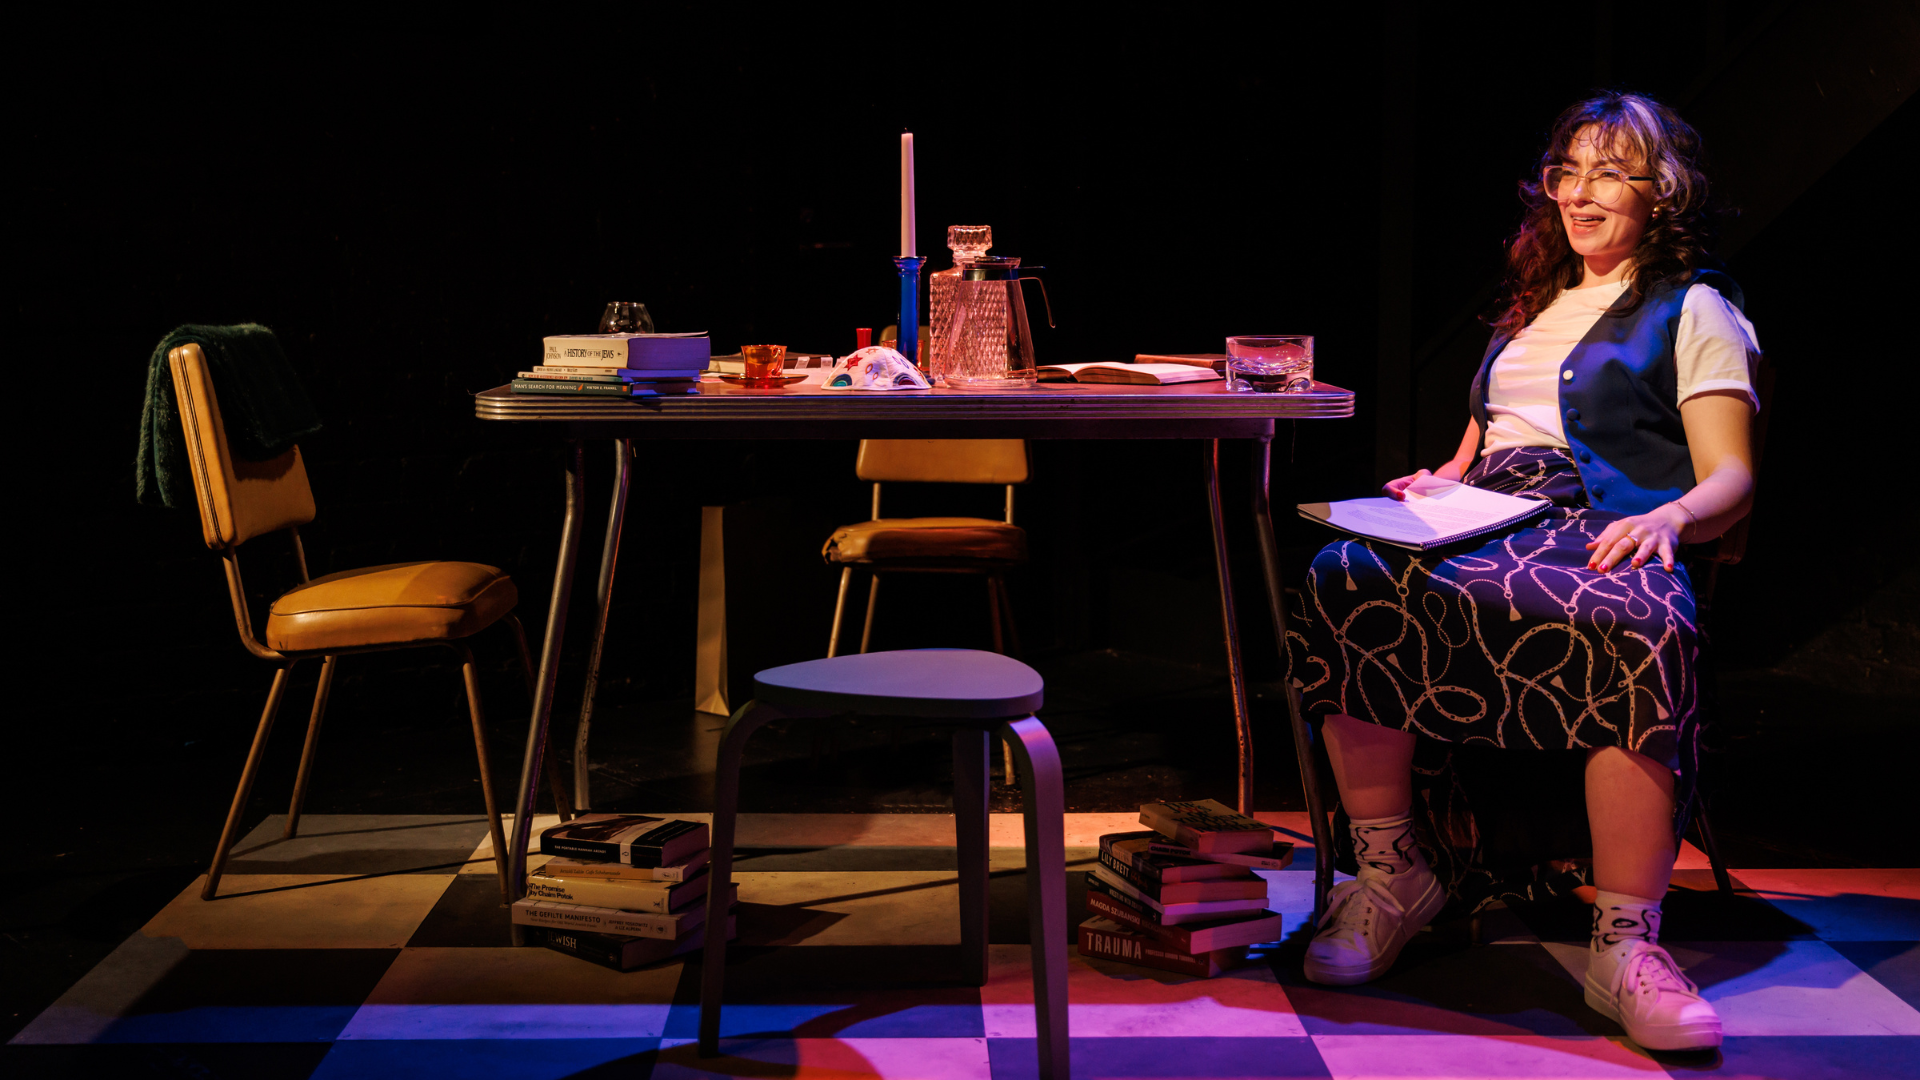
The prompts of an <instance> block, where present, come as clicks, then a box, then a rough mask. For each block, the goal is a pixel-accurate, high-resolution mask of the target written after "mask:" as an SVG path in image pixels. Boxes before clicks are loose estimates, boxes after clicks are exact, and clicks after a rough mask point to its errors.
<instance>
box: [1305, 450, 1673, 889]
mask: <svg viewBox="0 0 1920 1080" xmlns="http://www.w3.org/2000/svg"><path fill="white" fill-rule="evenodd" d="M1466 482H1467V483H1469V484H1473V485H1475V486H1476V487H1482V488H1486V489H1489V490H1493V491H1500V492H1504V493H1507V494H1511V495H1520V496H1526V497H1533V498H1540V499H1544V500H1546V501H1549V502H1551V503H1552V504H1553V507H1552V509H1550V510H1548V511H1547V512H1546V513H1545V514H1544V515H1543V516H1541V517H1539V518H1535V519H1534V520H1533V522H1532V523H1531V524H1529V525H1528V526H1526V527H1523V528H1519V529H1516V530H1514V531H1512V532H1510V533H1507V534H1505V535H1503V536H1500V537H1498V538H1495V539H1491V540H1486V541H1484V542H1479V543H1478V544H1477V545H1475V546H1473V547H1471V548H1467V547H1465V546H1464V545H1463V546H1462V547H1458V548H1454V549H1450V550H1442V551H1436V552H1415V551H1407V550H1405V549H1402V548H1397V547H1394V546H1392V545H1388V544H1380V543H1373V542H1369V541H1365V540H1358V539H1344V540H1339V541H1336V542H1334V543H1331V544H1328V545H1327V546H1326V547H1325V548H1323V549H1321V551H1320V553H1319V555H1318V556H1316V557H1315V558H1314V560H1313V564H1312V566H1311V568H1310V569H1309V570H1308V573H1307V580H1306V583H1305V587H1304V588H1302V589H1301V596H1300V604H1299V607H1298V608H1297V609H1296V611H1295V615H1296V616H1297V618H1296V619H1295V620H1293V621H1292V622H1291V623H1290V626H1289V634H1288V637H1289V639H1290V640H1289V642H1288V646H1289V662H1290V664H1291V671H1292V677H1293V679H1294V680H1295V682H1296V683H1297V684H1298V685H1299V686H1300V688H1301V701H1302V706H1303V707H1304V708H1305V709H1306V710H1307V711H1308V713H1309V714H1315V715H1320V716H1325V715H1329V714H1335V713H1344V714H1345V715H1347V716H1352V717H1355V718H1357V719H1360V720H1365V721H1368V722H1371V723H1375V724H1380V725H1382V726H1385V727H1391V728H1397V729H1400V730H1403V731H1411V732H1414V733H1415V734H1417V735H1420V736H1422V738H1421V740H1420V743H1421V746H1420V749H1419V750H1418V751H1417V752H1416V756H1415V766H1416V772H1417V773H1418V774H1419V775H1417V776H1416V785H1417V786H1418V787H1420V789H1421V796H1422V797H1421V799H1419V800H1416V801H1417V802H1420V803H1422V804H1424V806H1425V810H1426V812H1425V813H1423V814H1422V815H1421V816H1422V817H1423V818H1425V819H1426V820H1425V822H1424V825H1425V827H1424V828H1422V829H1421V830H1420V831H1421V832H1422V833H1425V834H1427V836H1428V839H1429V841H1430V842H1431V843H1433V844H1435V845H1438V846H1442V847H1452V848H1454V849H1455V851H1454V855H1455V856H1456V858H1455V859H1447V858H1445V857H1444V856H1443V859H1442V861H1448V862H1453V861H1461V860H1464V862H1463V864H1462V866H1457V867H1454V868H1453V869H1455V870H1456V871H1459V870H1462V869H1463V867H1465V866H1477V865H1479V864H1480V861H1481V860H1480V856H1479V855H1478V854H1476V852H1481V851H1482V849H1484V848H1485V847H1486V842H1487V840H1488V839H1489V838H1487V837H1484V836H1482V835H1481V833H1482V831H1483V826H1484V825H1485V824H1486V823H1485V822H1482V821H1479V820H1477V819H1476V816H1475V814H1474V810H1473V805H1472V804H1473V803H1474V802H1476V801H1482V802H1492V801H1496V800H1475V799H1474V798H1473V797H1472V796H1473V792H1471V791H1466V790H1462V783H1463V778H1462V775H1461V774H1462V773H1463V772H1471V773H1474V774H1485V773H1486V772H1487V769H1485V768H1481V767H1479V766H1476V767H1475V768H1474V769H1471V770H1462V769H1458V768H1455V767H1454V765H1455V764H1456V763H1455V762H1453V760H1452V754H1451V753H1450V751H1451V750H1452V749H1455V748H1457V749H1459V750H1461V751H1463V752H1467V753H1469V754H1471V755H1472V757H1473V758H1475V759H1478V760H1486V759H1487V755H1486V753H1485V751H1493V750H1511V751H1518V752H1520V753H1517V754H1513V755H1507V754H1499V755H1495V756H1496V757H1497V758H1498V759H1500V761H1498V762H1496V763H1495V764H1494V766H1493V769H1494V771H1495V772H1498V771H1500V770H1501V769H1505V770H1508V771H1513V770H1520V771H1523V772H1529V771H1531V772H1537V771H1539V770H1541V769H1548V770H1554V771H1558V772H1561V773H1565V774H1566V775H1568V776H1569V777H1570V780H1571V782H1572V783H1573V784H1574V785H1575V790H1574V791H1573V792H1571V795H1572V796H1573V797H1574V799H1573V801H1571V802H1569V803H1568V806H1569V807H1573V808H1575V809H1579V804H1578V796H1579V791H1578V787H1577V785H1578V782H1579V781H1578V777H1579V772H1578V771H1577V770H1572V771H1569V769H1568V768H1567V767H1566V766H1565V765H1564V764H1563V763H1550V759H1565V758H1566V755H1551V754H1529V753H1526V752H1527V751H1584V750H1587V749H1591V748H1596V747H1608V746H1619V747H1624V748H1626V749H1629V750H1633V751H1635V752H1637V753H1640V754H1644V755H1646V756H1647V757H1650V758H1652V759H1654V760H1655V761H1658V762H1661V763H1662V764H1665V765H1667V766H1668V767H1670V768H1673V769H1675V770H1676V771H1677V772H1679V773H1680V775H1681V779H1682V781H1683V783H1682V785H1681V790H1677V791H1676V801H1677V802H1678V803H1679V805H1680V807H1681V808H1682V812H1681V813H1678V814H1676V824H1679V823H1682V822H1684V820H1685V816H1686V815H1685V812H1684V808H1686V807H1687V806H1688V805H1689V802H1690V797H1691V796H1690V793H1691V790H1692V779H1693V777H1694V776H1695V775H1696V773H1697V765H1698V751H1699V747H1698V741H1699V726H1700V725H1699V717H1700V714H1701V709H1700V707H1699V679H1698V677H1697V672H1696V666H1697V664H1698V662H1699V656H1700V644H1701V643H1700V640H1699V638H1700V635H1699V632H1698V627H1697V620H1696V612H1695V605H1694V598H1693V589H1692V585H1691V583H1690V582H1689V580H1688V577H1687V572H1686V569H1685V568H1684V567H1682V566H1680V565H1678V564H1676V565H1675V567H1674V570H1673V571H1672V572H1671V573H1669V572H1668V571H1667V570H1665V569H1664V568H1663V567H1661V566H1660V565H1659V564H1658V563H1652V564H1649V565H1647V566H1644V567H1642V568H1640V569H1638V570H1631V569H1622V568H1619V567H1616V568H1615V570H1614V572H1613V573H1611V574H1602V573H1599V572H1597V571H1593V570H1589V569H1587V560H1588V558H1589V557H1590V553H1589V552H1588V551H1587V549H1586V545H1587V543H1588V541H1591V540H1594V539H1596V538H1598V537H1599V535H1600V533H1601V531H1602V530H1603V529H1605V528H1606V527H1607V525H1608V524H1609V523H1610V522H1612V521H1615V520H1617V519H1618V518H1619V517H1620V516H1621V515H1619V514H1614V513H1608V512H1603V511H1596V510H1593V509H1591V508H1590V507H1589V506H1588V505H1587V498H1586V492H1585V489H1584V487H1583V486H1582V485H1581V483H1580V477H1579V474H1578V472H1577V471H1576V469H1575V467H1574V464H1573V462H1572V460H1571V459H1570V458H1569V457H1568V456H1567V454H1566V453H1565V452H1564V451H1560V450H1555V449H1551V448H1546V447H1516V448H1510V449H1506V450H1499V451H1495V452H1494V453H1492V454H1489V455H1487V456H1485V457H1483V458H1481V459H1480V462H1479V463H1478V464H1477V465H1475V466H1474V468H1473V470H1472V471H1471V472H1470V473H1468V475H1467V477H1466ZM1469 543H1472V542H1469ZM1579 813H1580V817H1581V819H1582V820H1580V821H1579V822H1578V823H1577V826H1578V827H1577V828H1569V829H1564V830H1561V835H1563V836H1565V835H1573V834H1578V840H1576V841H1573V842H1574V843H1576V844H1578V843H1580V842H1583V841H1584V840H1585V828H1584V824H1585V822H1584V811H1583V809H1579ZM1483 816H1484V815H1483ZM1441 837H1445V838H1446V841H1445V843H1442V842H1441V839H1440V838H1441ZM1423 846H1425V845H1423ZM1496 846H1498V845H1496ZM1566 854H1569V855H1572V854H1581V855H1583V854H1585V852H1572V853H1566ZM1556 857H1558V856H1556ZM1455 876H1456V879H1457V878H1458V877H1459V875H1458V874H1456V875H1455ZM1476 876H1479V875H1476ZM1450 884H1451V885H1454V886H1455V887H1456V888H1455V892H1456V896H1460V888H1461V887H1464V886H1466V885H1467V884H1468V883H1467V882H1466V881H1464V880H1455V881H1452V882H1450ZM1479 884H1480V885H1481V886H1482V887H1483V888H1484V887H1488V886H1490V885H1491V882H1489V881H1481V882H1480V883H1479ZM1496 891H1498V890H1496ZM1550 891H1553V890H1550ZM1461 898H1463V899H1464V898H1465V897H1461Z"/></svg>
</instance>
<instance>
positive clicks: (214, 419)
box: [167, 344, 570, 900]
mask: <svg viewBox="0 0 1920 1080" xmlns="http://www.w3.org/2000/svg"><path fill="white" fill-rule="evenodd" d="M167 363H168V366H169V367H170V368H171V370H172V373H173V387H174V395H175V397H176V398H177V399H178V401H179V405H180V420H181V424H182V426H183V427H184V428H185V429H186V445H187V458H188V460H189V462H190V463H191V467H192V471H193V490H194V494H195V496H196V499H195V501H196V502H197V503H198V505H199V509H200V528H201V533H202V535H203V536H204V538H205V539H206V542H207V546H208V547H209V548H212V549H213V550H215V551H217V552H219V553H220V557H221V559H222V560H223V561H224V562H225V563H226V570H227V590H228V593H229V594H230V597H231V599H232V602H233V618H234V622H235V624H236V625H237V627H238V629H239V631H240V643H241V644H242V645H244V646H246V649H247V651H248V652H250V653H252V654H253V655H255V656H257V657H259V658H260V659H262V660H266V661H269V662H271V663H272V664H274V665H275V671H274V675H273V687H272V689H270V690H268V692H267V705H266V708H265V710H264V711H263V712H262V713H261V714H260V727H259V729H258V730H257V731H256V732H255V733H254V737H253V747H252V749H251V750H250V751H248V753H247V763H246V766H245V768H243V769H242V770H241V773H240V786H239V789H238V790H236V791H235V792H234V795H233V807H232V809H230V810H228V811H227V823H226V827H225V828H223V829H222V830H221V831H220V845H219V847H218V848H217V849H216V850H215V851H214V855H213V864H212V866H211V867H209V868H208V870H207V883H206V886H205V887H204V888H203V889H201V891H200V898H201V899H203V900H211V899H213V898H214V896H215V895H216V894H217V892H218V890H219V887H220V876H221V874H222V873H223V872H224V870H225V869H226V863H227V856H228V854H229V853H230V852H231V851H232V849H233V845H234V842H235V841H236V840H238V839H239V835H238V834H239V830H240V822H241V819H242V817H243V816H244V815H245V812H246V807H247V800H248V797H249V796H250V795H251V794H252V792H253V782H254V780H255V778H256V777H257V776H258V775H259V772H260V762H261V760H262V759H263V758H264V757H265V752H266V746H267V736H268V734H269V733H270V732H271V731H272V729H273V721H274V717H275V715H276V714H278V713H279V711H280V702H281V699H282V698H283V697H284V696H285V694H286V688H287V676H288V674H289V673H290V672H291V671H292V670H293V666H294V665H295V664H297V663H299V662H300V661H302V660H319V661H321V667H320V685H319V687H318V689H316V690H315V692H314V698H313V715H312V718H311V719H310V720H309V721H308V723H307V739H306V745H305V748H304V749H303V750H302V751H301V754H300V771H299V774H298V776H297V777H296V778H295V780H294V785H293V801H292V803H291V805H290V806H289V807H288V809H287V828H286V832H285V835H286V836H287V837H288V838H291V837H294V836H297V835H298V834H299V828H300V810H301V804H302V803H303V802H304V800H305V798H306V794H307V781H308V778H309V777H310V775H311V773H312V770H313V759H314V750H315V747H316V746H317V745H318V743H319V739H320V722H321V720H322V718H323V717H324V716H325V715H326V710H327V694H328V691H329V690H331V689H332V686H333V675H334V669H335V666H336V662H337V661H338V659H339V658H340V657H341V656H343V655H345V654H347V653H363V652H386V651H390V650H394V649H409V648H416V647H420V646H426V645H445V646H448V647H449V648H452V649H453V650H454V651H455V652H458V653H459V654H460V659H461V662H462V667H461V673H462V675H463V676H464V678H465V680H466V689H467V707H468V712H469V713H470V714H471V717H472V721H473V746H474V752H475V755H476V757H477V758H478V760H479V766H480V791H481V794H482V795H483V797H484V798H485V799H486V804H487V827H488V831H489V833H490V834H491V836H492V838H493V857H494V865H495V867H496V869H497V870H498V871H499V875H500V894H501V896H502V898H503V899H511V896H510V890H509V888H508V885H509V882H508V880H507V847H506V839H505V833H504V831H503V830H502V828H501V824H500V811H499V809H498V806H497V804H496V801H495V799H494V793H493V774H492V770H491V769H490V768H489V767H488V761H487V739H486V726H485V722H484V714H483V713H482V711H481V706H480V685H479V679H478V677H477V676H478V671H477V669H476V668H475V666H474V660H473V653H472V652H470V651H469V650H468V649H467V647H466V645H465V644H463V640H464V639H465V638H469V637H471V636H473V635H474V634H477V633H479V632H480V631H482V630H484V629H486V628H487V627H489V626H492V625H493V624H495V623H497V622H505V623H506V624H507V625H508V627H510V628H511V629H512V630H513V637H514V644H515V645H516V646H517V647H518V651H519V656H520V665H521V668H522V670H523V671H526V672H527V673H528V674H527V681H528V689H529V691H531V689H532V675H531V665H530V664H529V663H528V658H527V639H526V633H525V631H524V630H523V629H522V628H521V626H520V620H519V619H518V618H516V617H515V616H514V614H513V608H514V604H515V603H516V602H517V601H518V600H519V594H518V593H517V592H516V590H515V589H514V585H513V579H512V578H510V577H508V576H507V575H506V574H504V573H502V572H500V571H499V570H497V569H495V568H493V567H491V566H482V565H480V564H479V563H466V562H417V563H396V564H393V565H390V566H372V567H368V568H366V569H364V570H347V571H343V572H341V573H337V574H328V575H326V576H325V577H320V578H310V577H308V575H307V555H306V550H305V549H304V548H303V547H302V546H301V544H300V530H299V527H300V526H301V525H304V524H306V523H307V522H309V521H312V520H313V517H314V504H313V490H312V489H311V488H310V487H309V486H308V485H307V469H306V465H305V462H304V461H303V460H302V458H301V456H300V448H299V447H298V446H296V447H293V448H292V449H290V450H288V451H287V452H286V453H284V454H281V455H280V456H279V457H276V458H273V459H272V460H270V461H244V460H241V459H239V458H236V457H234V456H233V455H232V454H231V453H229V452H228V448H227V434H226V427H225V425H224V424H223V423H222V421H221V418H220V402H219V401H218V399H217V398H216V397H215V396H214V391H213V379H212V376H211V373H210V372H209V370H208V367H207V360H206V356H205V354H204V353H202V352H201V351H200V346H198V345H193V344H188V345H182V346H180V347H178V348H176V349H174V350H172V351H171V352H169V353H168V354H167ZM283 529H284V530H285V531H286V532H287V534H288V535H289V536H290V537H291V538H292V540H293V552H294V556H295V562H296V563H297V565H298V567H299V570H300V584H299V585H296V586H295V587H293V588H292V589H289V590H288V591H286V592H285V593H282V594H281V595H280V597H279V598H278V599H276V600H275V601H274V602H273V605H272V607H271V608H270V610H269V611H268V614H267V626H266V635H265V638H266V640H265V641H264V642H263V641H261V640H260V638H259V637H257V636H256V635H255V633H254V628H253V617H252V615H251V613H250V612H249V611H248V608H247V593H246V588H245V586H244V585H243V584H242V582H241V579H240V559H239V553H240V545H242V544H244V543H246V542H247V541H249V540H252V539H253V538H255V537H258V536H265V535H266V534H268V533H273V532H279V531H281V530H283ZM544 756H545V757H546V758H547V766H548V768H547V781H548V784H549V785H550V786H551V787H552V788H553V791H554V799H555V802H556V803H557V804H558V806H559V810H560V814H561V817H562V819H563V820H564V819H566V818H567V817H569V814H568V811H567V809H566V808H567V806H568V805H569V802H570V800H568V799H567V798H566V796H565V794H564V792H563V790H562V788H561V787H560V783H559V780H560V777H559V772H558V765H557V763H555V762H554V761H553V758H552V755H551V754H548V755H544Z"/></svg>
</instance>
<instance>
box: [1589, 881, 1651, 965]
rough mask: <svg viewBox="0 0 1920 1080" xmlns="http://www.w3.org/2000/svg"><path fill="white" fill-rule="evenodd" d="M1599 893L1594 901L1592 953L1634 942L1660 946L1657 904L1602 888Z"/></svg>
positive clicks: (1629, 894)
mask: <svg viewBox="0 0 1920 1080" xmlns="http://www.w3.org/2000/svg"><path fill="white" fill-rule="evenodd" d="M1598 892H1599V895H1598V896H1596V897H1595V898H1594V901H1593V951H1594V952H1597V953H1599V952H1606V951H1608V950H1609V949H1612V948H1614V947H1615V946H1617V945H1619V944H1621V943H1622V942H1626V941H1633V940H1639V941H1644V942H1646V943H1647V944H1649V945H1658V944H1660V901H1658V900H1650V899H1648V898H1646V897H1644V896H1634V895H1633V894H1631V893H1618V892H1608V891H1607V890H1605V889H1600V890H1598Z"/></svg>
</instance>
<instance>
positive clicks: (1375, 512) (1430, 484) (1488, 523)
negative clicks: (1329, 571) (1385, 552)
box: [1299, 477, 1553, 551]
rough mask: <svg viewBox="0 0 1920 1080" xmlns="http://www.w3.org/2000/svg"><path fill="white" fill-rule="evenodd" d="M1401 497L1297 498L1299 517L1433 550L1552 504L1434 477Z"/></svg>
mask: <svg viewBox="0 0 1920 1080" xmlns="http://www.w3.org/2000/svg"><path fill="white" fill-rule="evenodd" d="M1406 496H1407V497H1406V499H1405V500H1404V501H1403V500H1400V499H1389V498H1387V497H1385V496H1380V497H1378V498H1372V499H1342V500H1341V501H1339V502H1323V503H1301V504H1300V507H1299V509H1300V516H1301V517H1303V518H1306V519H1308V520H1309V521H1318V522H1320V523H1321V524H1323V525H1331V526H1333V527H1334V528H1336V529H1339V530H1340V531H1341V532H1349V533H1352V534H1353V535H1355V536H1358V537H1361V538H1363V539H1366V540H1379V541H1381V542H1382V543H1387V544H1392V545H1393V546H1395V547H1403V548H1409V549H1411V550H1414V551H1432V550H1433V549H1434V548H1442V547H1446V546H1448V545H1450V544H1457V543H1460V542H1461V541H1463V540H1474V539H1478V538H1479V537H1482V536H1491V535H1493V534H1494V533H1501V532H1505V531H1507V530H1508V529H1510V528H1512V527H1513V526H1515V525H1518V524H1520V523H1521V522H1523V521H1526V520H1528V519H1529V518H1532V517H1535V516H1536V515H1539V514H1541V513H1544V512H1545V511H1546V510H1547V508H1549V507H1551V506H1552V505H1553V504H1552V503H1550V502H1547V501H1546V500H1544V499H1537V498H1536V499H1529V498H1523V497H1521V496H1518V495H1503V494H1501V493H1500V492H1498V491H1488V490H1486V489H1485V488H1477V487H1474V486H1472V485H1471V484H1457V483H1454V482H1453V481H1451V480H1440V479H1437V478H1434V477H1428V478H1426V479H1423V480H1419V481H1416V482H1415V483H1413V484H1411V485H1409V486H1408V487H1407V491H1406Z"/></svg>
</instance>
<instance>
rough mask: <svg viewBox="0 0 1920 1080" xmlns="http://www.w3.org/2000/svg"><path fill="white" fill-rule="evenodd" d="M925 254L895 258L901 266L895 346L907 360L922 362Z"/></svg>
mask: <svg viewBox="0 0 1920 1080" xmlns="http://www.w3.org/2000/svg"><path fill="white" fill-rule="evenodd" d="M926 262H927V257H926V256H925V255H901V256H899V257H897V258H895V259H894V260H893V265H895V266H897V267H899V268H900V337H899V341H898V342H897V343H896V345H895V348H897V349H899V350H900V355H902V356H904V357H906V358H907V362H908V363H910V364H913V365H915V366H916V367H917V366H921V364H920V268H921V267H922V266H925V265H926Z"/></svg>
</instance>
